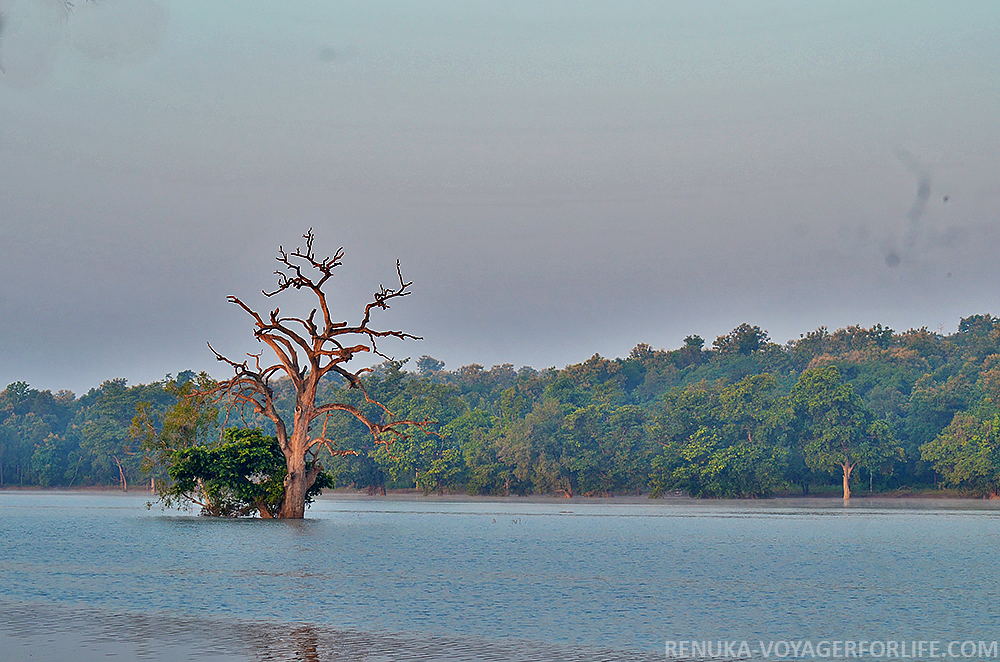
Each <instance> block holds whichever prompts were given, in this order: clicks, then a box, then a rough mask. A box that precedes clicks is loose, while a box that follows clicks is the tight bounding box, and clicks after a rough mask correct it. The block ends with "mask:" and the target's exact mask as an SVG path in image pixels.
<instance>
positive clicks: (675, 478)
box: [0, 314, 1000, 498]
mask: <svg viewBox="0 0 1000 662" xmlns="http://www.w3.org/2000/svg"><path fill="white" fill-rule="evenodd" d="M212 383H213V381H212V380H211V378H210V377H208V376H207V375H205V374H201V375H196V374H195V373H193V372H191V371H183V372H179V373H178V374H177V375H176V376H175V375H168V376H166V377H165V378H164V379H163V380H162V381H160V382H155V383H152V384H140V385H134V386H130V385H128V384H127V382H126V381H125V380H124V379H111V380H108V381H105V382H104V383H103V384H101V385H100V386H99V387H96V388H92V389H90V390H89V391H88V392H87V393H86V394H84V395H82V396H79V397H77V396H76V395H75V394H74V393H72V392H69V391H65V390H62V391H57V392H56V393H52V392H51V391H48V390H41V391H40V390H36V389H33V388H31V386H30V385H29V384H26V383H24V382H15V383H12V384H9V385H8V386H7V387H6V389H5V390H3V392H2V393H0V486H2V487H13V486H41V487H60V488H77V487H86V486H111V487H117V488H120V489H124V488H126V487H127V488H132V489H135V488H141V489H149V488H150V486H151V485H153V484H154V482H156V483H159V484H160V485H164V484H169V483H170V481H171V480H172V478H171V476H170V475H168V473H167V467H168V465H169V464H170V458H171V453H173V452H175V451H178V450H182V449H181V448H180V447H181V446H187V447H191V446H194V445H199V447H203V448H211V447H212V446H213V445H217V444H220V443H223V440H225V439H228V440H229V441H230V442H233V441H234V440H236V441H238V440H239V439H241V438H247V435H246V434H243V436H242V437H241V436H240V434H236V432H234V430H233V429H234V428H236V429H244V430H247V431H252V430H255V429H259V430H260V431H261V433H260V434H257V433H254V434H257V437H258V438H265V437H266V435H269V434H273V433H274V427H273V423H271V421H269V420H267V419H266V418H264V417H261V416H260V415H258V414H254V413H253V412H252V411H250V410H247V409H245V408H244V409H238V408H235V409H234V408H226V407H219V408H209V409H204V410H203V411H202V412H201V413H200V414H198V415H200V416H202V418H205V416H206V415H207V416H208V419H209V420H208V421H207V424H202V425H199V426H197V428H196V429H193V432H192V433H191V434H189V435H188V436H187V437H185V439H186V441H184V440H180V439H181V437H183V435H180V436H178V435H174V437H170V435H168V434H167V432H169V431H170V429H172V428H171V426H172V425H173V426H174V427H176V425H177V421H178V417H179V416H180V417H183V416H184V415H185V414H184V411H185V409H184V407H185V406H188V405H186V404H185V403H187V399H186V398H185V396H186V395H189V394H190V393H191V392H196V391H197V390H198V389H199V388H203V387H205V385H210V384H212ZM270 386H271V388H272V389H273V390H274V392H275V396H276V397H275V400H276V402H277V405H278V408H279V410H283V411H285V412H288V411H290V409H291V408H292V407H293V406H294V396H295V393H294V389H292V388H291V385H290V384H289V382H288V381H287V380H281V379H275V380H273V382H272V383H271V384H270ZM349 386H350V385H349V384H348V383H346V382H345V381H344V380H343V378H342V377H340V376H339V375H336V374H335V373H331V377H330V378H327V379H324V381H323V382H322V384H321V392H320V393H319V396H318V398H317V400H321V399H326V398H329V399H338V400H339V401H342V402H349V403H353V404H354V406H356V407H357V408H358V409H359V410H360V411H363V412H365V413H366V415H367V416H368V417H370V418H371V419H372V420H377V419H378V418H379V417H381V416H386V415H388V413H387V412H386V411H382V410H381V409H380V408H379V407H378V406H377V405H378V403H383V404H385V405H386V408H387V409H388V410H389V411H391V413H392V415H394V416H397V417H401V418H405V419H411V420H424V421H433V422H434V425H431V426H427V427H426V428H425V429H414V430H412V431H410V432H409V433H408V434H405V435H400V436H399V437H398V438H396V439H395V440H394V441H393V442H392V443H391V444H386V443H376V440H375V439H373V436H372V434H371V433H370V431H369V429H368V428H366V427H365V426H364V425H362V424H361V423H360V422H359V421H358V420H357V419H356V418H355V417H353V416H346V415H345V416H330V417H328V418H327V419H325V420H324V421H323V423H322V424H323V425H324V426H326V427H325V430H324V434H323V437H324V438H326V439H332V440H335V441H336V448H332V447H330V445H329V444H327V445H325V446H324V447H323V449H322V450H320V451H319V452H318V453H317V455H316V460H317V461H320V460H321V461H322V462H323V466H324V467H325V472H326V475H327V476H328V479H324V481H325V482H322V483H321V485H322V486H327V487H329V486H331V485H336V487H347V488H354V489H358V490H365V491H367V492H369V493H371V494H376V493H382V494H384V493H385V492H386V491H387V490H414V489H415V490H419V491H421V492H423V493H424V494H430V493H468V494H473V495H530V494H539V495H563V496H576V495H583V496H611V495H640V494H646V495H649V496H652V497H657V496H661V495H665V494H686V495H690V496H694V497H704V498H760V497H769V496H774V495H836V496H840V495H841V492H842V490H843V491H844V496H847V493H848V492H849V493H852V494H853V495H855V496H864V495H867V494H870V493H880V494H909V493H914V492H934V491H938V490H941V491H942V492H941V493H943V494H954V495H964V496H976V497H996V496H997V495H998V494H1000V447H998V443H997V428H998V427H1000V406H998V404H1000V318H995V317H993V316H991V315H989V314H983V315H973V316H970V317H966V318H964V319H962V320H961V321H960V323H959V326H958V330H957V332H956V333H954V334H950V335H944V334H941V333H935V332H932V331H929V330H928V329H926V328H921V329H911V330H908V331H904V332H897V331H894V330H893V329H890V328H887V327H884V326H881V325H875V326H873V327H871V328H863V327H860V326H850V327H847V328H843V329H838V330H836V331H832V332H831V331H829V330H828V329H827V328H825V327H821V328H819V329H817V330H815V331H812V332H809V333H805V334H803V335H802V336H801V337H799V338H798V339H797V340H794V341H789V342H787V343H785V344H784V345H781V344H777V343H775V342H772V341H771V340H770V338H769V337H768V333H767V332H766V331H765V330H764V329H762V328H760V327H758V326H751V325H749V324H741V325H740V326H738V327H737V328H735V329H733V330H732V331H731V332H730V333H728V334H726V335H723V336H719V337H718V338H716V339H715V340H714V341H713V342H712V343H711V345H710V346H706V343H705V341H704V340H703V339H702V338H701V337H699V336H697V335H691V336H688V337H687V338H686V339H685V340H684V345H683V346H682V347H680V348H677V349H673V350H664V349H654V348H653V347H651V346H649V345H647V344H639V345H636V346H635V348H633V349H632V350H631V352H630V353H629V355H628V356H627V357H625V358H616V359H608V358H604V357H601V356H599V355H594V356H593V357H591V358H590V359H588V360H586V361H584V362H582V363H579V364H575V365H569V366H567V367H565V368H561V369H557V368H547V369H543V370H536V369H533V368H529V367H522V368H519V369H515V368H514V366H512V365H509V364H508V365H499V366H493V367H491V368H489V369H487V368H485V367H484V366H481V365H476V364H472V365H466V366H462V367H460V368H458V369H455V370H447V369H445V366H444V364H443V363H442V362H441V361H439V360H436V359H434V358H433V357H430V356H421V357H419V358H417V359H416V360H413V361H411V360H409V359H407V360H387V361H384V362H383V363H381V364H378V365H376V366H374V369H373V370H372V371H371V372H370V373H368V374H367V375H366V376H365V379H364V386H365V389H364V391H359V390H357V389H350V388H348V387H349ZM364 393H367V394H368V395H369V396H370V399H368V400H366V398H365V397H364ZM206 412H207V414H206ZM188 415H191V414H190V412H189V413H188ZM317 423H318V422H317ZM317 423H314V425H315V424H317ZM192 434H193V435H194V436H191V435H192ZM261 435H264V436H265V437H261ZM171 439H174V441H173V442H171ZM350 453H356V454H350Z"/></svg>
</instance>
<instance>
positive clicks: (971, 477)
mask: <svg viewBox="0 0 1000 662" xmlns="http://www.w3.org/2000/svg"><path fill="white" fill-rule="evenodd" d="M998 430H1000V416H997V415H995V416H994V417H993V418H992V419H991V420H990V419H987V420H983V419H981V418H979V417H977V416H973V415H970V414H966V413H960V414H956V415H955V418H954V419H953V420H952V422H951V423H950V424H949V425H948V427H946V428H945V429H944V430H943V431H942V432H941V434H939V435H938V436H937V437H936V438H935V439H933V440H932V441H929V442H927V443H926V444H924V445H923V446H922V447H921V449H920V450H921V453H922V455H923V459H924V460H926V461H928V462H931V463H933V465H934V469H935V471H937V472H938V473H939V474H941V478H942V481H943V482H944V484H945V485H948V486H951V487H957V488H959V489H963V490H968V491H969V492H971V493H972V494H974V495H976V496H984V495H987V496H990V497H994V498H997V497H1000V440H998V439H997V432H998Z"/></svg>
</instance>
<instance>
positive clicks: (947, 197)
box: [941, 195, 951, 202]
mask: <svg viewBox="0 0 1000 662" xmlns="http://www.w3.org/2000/svg"><path fill="white" fill-rule="evenodd" d="M950 199H951V196H950V195H946V196H944V197H943V198H941V202H948V200H950Z"/></svg>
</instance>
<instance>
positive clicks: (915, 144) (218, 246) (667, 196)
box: [0, 0, 1000, 394]
mask: <svg viewBox="0 0 1000 662" xmlns="http://www.w3.org/2000/svg"><path fill="white" fill-rule="evenodd" d="M998 63H1000V8H998V7H997V5H996V3H995V1H994V0H987V1H983V2H976V1H973V0H968V1H965V2H961V3H955V2H951V1H940V2H939V1H935V0H926V1H921V2H914V1H903V0H898V1H881V0H863V1H853V0H836V1H831V0H817V1H816V2H810V3H802V2H798V1H797V0H796V1H788V2H779V1H774V2H754V1H752V0H751V1H748V0H740V1H733V2H725V1H721V0H720V1H719V2H712V3H692V2H686V1H680V0H678V1H670V0H659V1H656V2H629V1H627V0H626V1H623V2H615V3H608V2H582V1H579V0H574V1H566V2H561V1H558V0H551V1H547V2H544V3H539V2H521V1H518V0H506V1H505V2H502V3H501V2H497V3H485V2H476V3H470V2H433V1H430V0H421V1H420V2H415V1H395V2H394V1H386V2H371V3H367V2H366V3H357V2H335V1H331V0H322V1H317V2H307V1H299V0H283V1H282V2H273V1H272V2H260V1H258V0H232V1H224V0H218V1H213V2H204V1H198V2H195V1H194V0H89V1H85V0H75V2H74V6H72V7H70V8H68V9H67V8H66V7H65V6H64V3H63V2H62V0H0V251H2V253H0V283H2V294H0V382H2V384H0V386H2V385H3V384H7V383H10V382H13V381H18V380H20V381H26V382H28V383H29V384H31V385H32V386H33V387H35V388H39V389H42V388H48V389H52V390H53V391H54V390H57V389H64V388H65V389H71V390H73V391H75V392H77V393H78V394H79V393H84V392H86V390H87V389H89V388H91V387H94V386H98V385H99V384H100V383H101V382H102V381H103V380H106V379H111V378H117V377H124V378H126V379H128V380H129V383H148V382H151V381H155V380H157V379H161V378H162V377H163V376H164V375H166V374H167V373H172V374H176V373H177V372H179V371H181V370H185V369H193V370H208V371H209V372H211V373H212V374H213V375H215V376H216V377H226V376H227V372H226V370H225V369H224V366H222V365H220V364H218V363H216V362H215V360H214V357H213V355H212V354H211V352H210V351H209V350H208V347H207V346H206V343H207V342H211V343H212V345H213V346H214V347H215V348H217V349H218V350H220V351H221V352H223V353H225V354H227V355H229V356H231V357H233V358H236V357H239V356H241V355H242V354H243V353H245V352H247V351H257V349H258V347H259V346H258V345H257V344H256V343H255V342H254V341H253V340H252V335H251V331H252V323H251V321H250V319H249V318H248V317H247V316H246V315H245V314H244V313H242V312H241V311H240V310H239V309H238V308H236V307H235V306H233V305H231V304H229V303H227V301H226V297H227V296H228V295H237V296H240V297H241V298H244V299H245V300H246V301H247V302H248V303H250V304H251V305H253V306H255V307H257V308H258V309H260V310H269V307H270V306H271V305H272V304H274V303H276V302H275V300H273V299H272V300H267V299H264V298H263V297H262V296H260V294H259V293H260V291H261V290H262V289H264V288H271V287H272V286H273V284H274V276H273V273H272V272H273V270H274V269H275V268H276V267H277V264H276V263H275V262H274V257H275V255H276V253H277V249H278V247H279V246H284V247H285V248H293V247H295V246H296V245H299V244H301V235H302V234H303V233H304V232H306V231H307V230H308V229H309V228H312V229H313V230H314V232H315V234H316V244H315V246H316V249H317V251H318V252H319V253H322V254H331V253H333V252H334V251H336V250H337V249H338V248H339V247H341V246H342V247H344V250H345V257H344V264H343V266H342V267H340V268H339V269H338V273H337V277H336V279H335V282H334V283H333V285H334V287H333V288H332V289H331V292H330V297H331V302H332V303H333V304H334V306H335V310H336V311H337V314H338V315H339V316H340V317H342V318H343V319H345V320H351V321H356V320H357V319H358V315H359V313H360V312H361V310H362V309H363V306H364V303H366V302H367V300H368V298H369V297H370V296H371V293H372V292H373V291H374V290H375V289H377V287H378V286H379V285H380V284H385V285H390V284H391V283H392V282H393V281H394V280H395V278H396V275H395V262H396V260H397V259H398V260H399V261H400V263H401V268H402V271H403V275H404V277H405V278H406V279H407V280H412V281H413V286H412V295H411V296H409V297H407V298H405V299H402V300H400V301H399V302H398V304H397V305H394V306H393V308H392V309H391V310H389V311H384V312H382V313H381V314H380V316H379V317H377V318H376V322H377V324H378V325H380V326H381V327H383V328H393V329H402V330H405V331H407V332H409V333H413V334H416V335H419V336H422V337H423V338H424V339H423V340H422V341H419V342H407V343H403V342H399V343H396V344H392V343H387V344H386V345H384V346H383V349H384V350H385V351H386V352H387V353H388V354H389V355H391V356H394V357H396V358H400V359H402V358H406V357H412V359H413V360H415V359H416V358H417V357H419V356H421V355H425V354H426V355H430V356H433V357H435V358H437V359H440V360H443V361H444V362H445V364H446V368H449V369H455V368H458V367H460V366H462V365H467V364H470V363H479V364H482V365H484V366H486V367H487V368H488V367H490V366H491V365H494V364H502V363H511V364H513V365H514V366H515V367H520V366H523V365H529V366H533V367H535V368H538V369H541V368H546V367H552V366H555V367H562V366H565V365H567V364H570V363H578V362H581V361H584V360H586V359H587V358H589V357H590V356H592V355H593V354H595V353H599V354H601V355H603V356H606V357H619V356H626V355H627V354H628V352H629V350H630V349H631V348H632V347H634V346H635V345H636V344H637V343H640V342H644V343H649V344H650V345H652V346H653V347H654V348H666V349H672V348H676V347H679V346H680V345H681V344H683V339H684V337H685V336H688V335H691V334H697V335H700V336H702V337H703V338H705V339H706V340H707V343H708V344H711V342H712V340H713V339H714V338H715V337H716V336H718V335H721V334H725V333H727V332H728V331H729V330H731V329H733V328H734V327H736V326H737V325H739V324H740V323H743V322H747V323H750V324H755V325H759V326H761V327H762V328H764V329H766V330H767V331H768V332H769V334H770V337H771V339H772V340H774V341H776V342H779V343H784V342H785V341H787V340H789V339H794V338H798V337H799V336H800V334H803V333H806V332H808V331H811V330H813V329H816V328H817V327H819V326H821V325H822V326H827V327H828V328H830V329H836V328H840V327H844V326H848V325H852V324H860V325H862V326H870V325H873V324H876V323H881V324H884V325H888V326H890V327H892V328H894V329H897V330H905V329H908V328H919V327H924V326H926V327H928V328H929V329H931V330H933V331H940V332H943V333H951V332H954V330H955V329H956V327H957V325H958V321H959V319H960V318H961V317H965V316H969V315H972V314H979V313H987V312H988V313H993V314H1000V305H998V301H997V299H998V296H1000V289H998V287H997V283H998V282H1000V260H998V259H997V250H998V248H1000V224H998V212H1000V182H998V179H997V178H998V173H1000V131H998V130H997V122H998V118H1000V66H998ZM293 299H294V298H293ZM277 303H279V304H280V305H282V310H283V312H288V313H291V312H296V310H304V311H305V312H308V311H307V310H306V309H305V308H304V307H305V306H307V305H308V302H307V301H305V300H303V299H296V300H291V301H287V302H285V303H283V304H282V303H280V302H277ZM299 306H301V307H302V308H297V307H299ZM411 365H412V362H411Z"/></svg>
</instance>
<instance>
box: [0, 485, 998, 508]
mask: <svg viewBox="0 0 1000 662" xmlns="http://www.w3.org/2000/svg"><path fill="white" fill-rule="evenodd" d="M3 494H24V495H28V494H38V495H53V496H54V495H66V496H69V495H80V496H103V497H115V496H120V497H126V498H132V499H135V498H137V497H146V498H148V499H149V500H150V501H151V502H152V504H153V505H154V506H156V505H157V502H156V495H155V494H153V493H151V492H149V491H148V490H145V489H143V490H129V491H128V492H123V491H122V490H120V489H113V488H107V487H83V488H58V487H56V488H43V487H36V486H30V487H28V486H23V487H21V486H18V487H4V488H0V495H3ZM323 502H328V503H329V502H364V503H371V504H374V503H379V502H383V503H393V502H403V503H426V504H435V503H439V504H462V503H496V504H508V505H518V504H524V505H530V504H539V505H543V504H548V505H573V506H578V507H589V506H594V507H597V506H636V507H656V506H678V507H690V508H715V507H728V508H745V509H764V510H768V509H772V508H836V509H853V508H888V509H919V510H934V509H942V510H988V511H993V510H1000V499H989V498H974V497H968V496H961V495H955V494H948V493H944V494H942V493H938V492H919V493H885V494H873V495H863V496H857V495H856V496H852V497H851V499H850V500H848V501H844V500H843V499H842V498H840V497H839V496H831V495H809V496H799V495H789V496H775V497H770V498H767V499H697V498H694V497H689V496H684V495H673V494H671V495H665V496H662V497H658V498H655V499H652V498H649V496H647V495H640V496H631V495H630V496H611V497H608V496H579V495H578V496H573V497H570V498H567V497H564V496H550V495H527V496H517V495H510V496H493V495H470V494H465V493H456V494H444V495H438V494H430V495H424V494H423V493H422V492H421V491H419V490H390V491H389V492H388V493H387V494H386V495H384V496H383V495H377V494H376V495H371V494H368V493H367V492H365V491H362V490H348V489H337V490H330V491H327V492H325V493H323V494H321V495H319V496H318V497H316V500H315V503H317V504H319V503H323Z"/></svg>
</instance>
